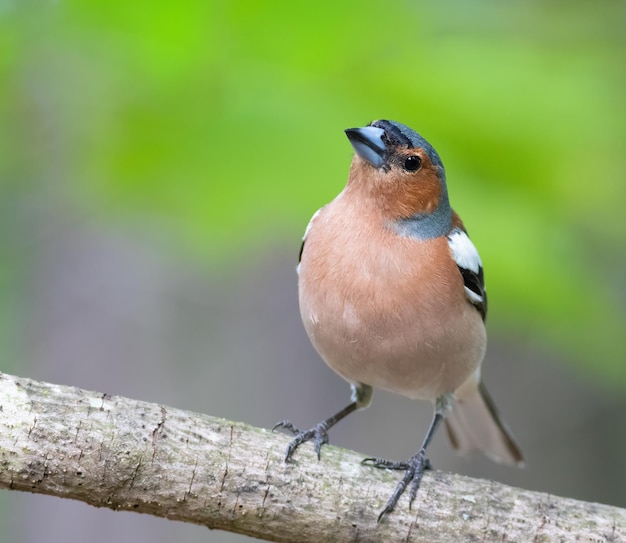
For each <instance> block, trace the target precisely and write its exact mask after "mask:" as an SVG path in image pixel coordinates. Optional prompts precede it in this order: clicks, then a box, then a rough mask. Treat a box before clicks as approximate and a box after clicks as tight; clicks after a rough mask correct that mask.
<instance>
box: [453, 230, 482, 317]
mask: <svg viewBox="0 0 626 543" xmlns="http://www.w3.org/2000/svg"><path fill="white" fill-rule="evenodd" d="M448 245H449V246H450V250H451V251H452V258H453V259H454V261H455V262H456V265H457V266H458V268H459V271H460V272H461V276H462V277H463V282H464V283H465V295H466V296H467V299H468V300H469V302H470V303H471V304H473V305H474V306H475V307H476V309H478V311H479V312H480V314H481V315H482V317H483V320H485V318H486V317H487V292H486V290H485V278H484V275H483V264H482V262H481V260H480V255H479V254H478V250H477V249H476V247H475V246H474V244H473V243H472V241H471V240H470V239H469V236H468V235H467V232H466V231H465V230H464V229H463V228H461V227H459V226H455V227H454V228H453V229H452V231H451V232H450V233H449V234H448Z"/></svg>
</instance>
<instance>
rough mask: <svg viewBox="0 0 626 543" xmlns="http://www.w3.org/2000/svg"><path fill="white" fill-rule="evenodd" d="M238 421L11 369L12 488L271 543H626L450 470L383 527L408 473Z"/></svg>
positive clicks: (3, 439)
mask: <svg viewBox="0 0 626 543" xmlns="http://www.w3.org/2000/svg"><path fill="white" fill-rule="evenodd" d="M287 440H288V438H287V437H286V436H283V435H280V434H273V433H272V432H270V431H267V430H263V429H259V428H253V427H250V426H247V425H245V424H242V423H239V422H231V421H227V420H223V419H218V418H214V417H209V416H206V415H198V414H196V413H190V412H186V411H181V410H179V409H174V408H171V407H166V406H162V405H157V404H150V403H146V402H141V401H137V400H131V399H128V398H122V397H115V396H113V397H112V396H109V395H107V394H98V393H95V392H88V391H85V390H80V389H77V388H74V387H67V386H59V385H52V384H48V383H41V382H36V381H32V380H29V379H22V378H18V377H13V376H10V375H7V374H2V373H0V488H6V489H12V490H23V491H27V492H36V493H41V494H49V495H53V496H58V497H62V498H71V499H76V500H81V501H84V502H86V503H89V504H91V505H95V506H96V507H109V508H111V509H115V510H123V511H135V512H137V513H147V514H151V515H156V516H161V517H166V518H169V519H172V520H181V521H184V522H193V523H196V524H202V525H204V526H208V527H209V528H217V529H221V530H228V531H232V532H238V533H242V534H246V535H249V536H253V537H257V538H261V539H266V540H268V541H278V542H283V541H284V542H287V541H299V542H304V543H306V542H318V541H325V542H344V541H361V542H379V541H389V542H392V541H407V542H429V543H437V542H445V543H449V542H451V541H456V540H459V539H463V540H467V541H474V540H476V541H535V542H547V541H564V542H567V541H594V542H613V543H614V542H618V541H624V540H626V510H624V509H619V508H616V507H610V506H607V505H599V504H594V503H585V502H580V501H576V500H572V499H567V498H559V497H555V496H551V495H548V494H541V493H537V492H529V491H525V490H520V489H516V488H511V487H507V486H504V485H501V484H498V483H495V482H492V481H482V480H476V479H470V478H467V477H462V476H459V475H449V474H444V473H441V472H437V471H434V472H428V473H427V474H426V475H425V476H424V480H423V482H422V488H420V491H419V494H418V497H417V500H416V502H415V504H414V509H413V511H409V509H408V507H407V501H406V499H402V500H401V502H400V504H399V506H398V508H397V510H396V511H394V512H393V513H392V514H391V515H390V516H389V517H387V518H385V519H384V520H383V522H382V523H381V524H379V525H377V524H376V517H377V515H378V513H379V511H380V510H381V508H382V507H383V506H384V504H385V501H386V500H387V498H388V497H389V496H390V495H391V493H392V492H393V490H394V488H395V485H396V483H397V480H398V474H397V473H394V472H387V471H384V470H377V469H372V468H367V467H363V466H361V465H360V464H359V462H360V460H361V457H360V456H359V455H357V454H356V453H353V452H350V451H346V450H341V449H337V448H335V447H326V448H324V455H323V458H322V461H321V462H318V461H317V459H316V458H315V455H314V453H313V452H312V449H311V447H308V446H304V447H302V448H301V449H299V450H298V454H297V460H296V462H295V463H294V464H285V463H284V462H283V454H284V450H285V446H286V444H287Z"/></svg>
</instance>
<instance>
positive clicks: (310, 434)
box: [272, 383, 372, 462]
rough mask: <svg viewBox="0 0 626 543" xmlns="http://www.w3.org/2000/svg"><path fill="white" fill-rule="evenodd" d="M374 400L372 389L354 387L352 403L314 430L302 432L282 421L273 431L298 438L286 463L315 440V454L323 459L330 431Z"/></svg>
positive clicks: (291, 445) (368, 387)
mask: <svg viewBox="0 0 626 543" xmlns="http://www.w3.org/2000/svg"><path fill="white" fill-rule="evenodd" d="M371 399H372V387H371V386H369V385H364V384H362V383H359V384H356V385H352V402H351V403H350V404H348V405H347V406H346V407H344V408H343V409H342V410H341V411H339V412H338V413H335V414H334V415H333V416H332V417H328V418H327V419H325V420H323V421H322V422H319V423H317V424H316V425H315V426H313V428H310V429H308V430H305V431H301V430H299V429H298V428H296V427H295V426H294V425H293V424H292V423H291V422H290V421H288V420H281V421H280V422H279V423H277V424H276V425H274V428H272V430H276V429H277V428H284V429H285V430H287V431H289V432H291V433H292V434H294V435H295V436H296V437H295V438H294V439H293V440H292V441H291V443H289V445H288V446H287V452H286V454H285V462H289V460H290V459H291V457H292V456H293V453H294V452H295V451H296V449H297V448H298V447H299V446H300V445H302V444H303V443H306V442H307V441H311V440H313V444H314V446H315V452H316V453H317V459H318V460H319V459H320V457H321V451H322V445H324V444H326V443H328V430H329V429H330V428H332V427H333V426H334V425H335V424H337V423H338V422H339V421H340V420H341V419H343V418H345V417H347V416H348V415H349V414H350V413H352V412H353V411H356V410H357V409H362V408H364V407H367V406H368V405H369V403H370V401H371Z"/></svg>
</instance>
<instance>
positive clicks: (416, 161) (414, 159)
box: [404, 155, 422, 172]
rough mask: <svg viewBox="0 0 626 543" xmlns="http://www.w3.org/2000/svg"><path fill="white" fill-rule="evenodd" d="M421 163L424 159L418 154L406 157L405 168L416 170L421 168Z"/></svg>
mask: <svg viewBox="0 0 626 543" xmlns="http://www.w3.org/2000/svg"><path fill="white" fill-rule="evenodd" d="M421 165H422V159H421V158H420V157H418V156H417V155H411V156H409V157H406V160H405V161H404V169H405V170H406V171H407V172H416V171H417V170H419V169H420V166H421Z"/></svg>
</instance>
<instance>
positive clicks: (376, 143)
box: [346, 126, 386, 168]
mask: <svg viewBox="0 0 626 543" xmlns="http://www.w3.org/2000/svg"><path fill="white" fill-rule="evenodd" d="M384 133H385V131H384V130H383V129H382V128H377V127H376V126H365V127H363V128H348V129H347V130H346V136H348V139H349V140H350V143H351V144H352V147H354V150H355V151H356V154H357V155H359V156H360V157H361V158H362V159H364V160H367V161H368V162H369V163H370V164H371V165H372V166H374V167H375V168H380V167H381V166H382V165H383V164H384V163H385V151H386V147H385V143H384V142H383V134H384Z"/></svg>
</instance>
